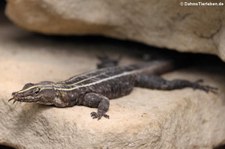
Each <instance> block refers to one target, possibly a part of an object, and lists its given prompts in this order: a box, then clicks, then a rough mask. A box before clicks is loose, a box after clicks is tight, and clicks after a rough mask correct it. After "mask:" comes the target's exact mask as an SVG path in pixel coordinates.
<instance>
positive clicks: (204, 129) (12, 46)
mask: <svg viewBox="0 0 225 149" xmlns="http://www.w3.org/2000/svg"><path fill="white" fill-rule="evenodd" d="M2 20H4V19H2ZM0 35H1V36H0V53H1V55H0V64H1V65H0V72H1V77H0V82H1V83H0V145H1V144H4V145H8V146H13V147H15V148H18V149H21V148H23V149H24V148H25V149H26V148H27V149H37V148H38V149H40V148H44V149H45V148H47V149H51V148H52V149H60V148H66V149H74V148H135V149H136V148H152V149H158V148H164V149H173V148H179V149H182V148H203V149H211V148H212V147H214V146H217V145H220V144H225V125H223V124H224V122H225V116H224V113H225V93H224V90H225V86H224V84H225V78H224V75H225V72H224V70H225V69H224V66H221V67H220V66H219V65H218V64H216V65H215V66H214V65H212V61H211V65H210V64H208V63H206V64H205V65H203V66H199V67H197V68H192V69H189V70H180V71H177V72H174V73H170V74H167V75H166V76H165V77H167V78H169V79H172V78H186V79H189V80H197V79H200V78H202V79H204V80H205V83H207V84H210V85H213V86H216V87H218V88H219V93H218V94H217V95H214V94H206V93H204V92H201V91H193V90H192V89H183V90H176V91H156V90H149V89H141V88H135V89H134V91H133V92H132V93H131V94H130V95H129V96H125V97H123V98H119V99H116V100H112V101H111V107H110V110H109V112H108V114H109V115H110V119H102V120H100V121H97V120H92V119H91V117H90V115H89V114H90V112H92V111H94V110H96V109H91V108H88V107H81V106H76V107H72V108H63V109H60V108H54V107H48V106H40V105H36V104H26V103H22V104H20V103H16V104H14V105H13V104H12V103H11V102H10V103H8V99H9V98H10V97H11V93H12V92H13V91H16V90H19V89H21V87H22V86H23V85H24V84H25V83H27V82H39V81H42V80H51V81H60V80H64V79H66V78H68V77H71V76H73V75H74V74H79V73H81V72H85V71H88V70H90V69H95V67H96V66H95V64H96V63H97V59H96V54H100V53H102V52H103V51H107V53H108V54H110V55H111V56H114V55H115V56H118V55H117V54H115V52H116V51H117V52H116V53H118V54H122V55H123V59H122V61H121V63H122V64H126V63H131V62H134V61H135V59H132V58H131V57H128V56H127V53H128V51H130V50H131V51H133V50H134V49H135V46H134V45H136V44H130V43H127V42H118V41H114V40H109V39H107V40H106V39H105V40H102V39H96V38H59V37H57V38H56V37H44V36H38V35H33V34H31V33H28V32H24V31H22V30H20V29H18V28H15V27H14V26H12V25H10V24H9V23H7V22H5V23H1V24H0ZM123 51H124V52H125V53H126V54H125V53H123ZM113 52H114V53H113ZM121 52H122V53H121ZM129 53H130V52H129ZM201 60H202V59H199V61H201ZM0 147H1V146H0Z"/></svg>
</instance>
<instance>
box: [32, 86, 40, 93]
mask: <svg viewBox="0 0 225 149" xmlns="http://www.w3.org/2000/svg"><path fill="white" fill-rule="evenodd" d="M40 90H41V89H40V88H39V87H37V88H35V89H34V91H33V92H34V93H35V94H38V93H39V91H40Z"/></svg>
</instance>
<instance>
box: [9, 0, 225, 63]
mask: <svg viewBox="0 0 225 149" xmlns="http://www.w3.org/2000/svg"><path fill="white" fill-rule="evenodd" d="M7 2H8V4H7V10H6V14H7V16H8V17H9V18H10V19H11V20H12V21H13V22H14V23H16V24H17V25H19V26H21V27H23V28H25V29H27V30H30V31H34V32H40V33H44V34H57V35H84V34H85V35H86V34H89V35H90V34H95V35H103V36H110V37H115V38H118V39H126V40H127V39H128V40H133V41H138V42H142V43H145V44H148V45H154V46H157V47H166V48H169V49H176V50H178V51H186V52H195V53H197V52H198V53H209V54H216V55H218V56H219V57H220V58H221V59H223V60H225V43H224V42H223V41H224V40H225V26H224V24H225V23H224V17H225V9H224V7H225V3H224V2H221V0H216V2H218V4H224V5H223V6H184V5H187V4H186V3H179V2H178V1H177V0H172V1H167V2H165V1H157V0H142V1H130V0H123V1H105V0H94V1H93V0H88V1H80V0H64V1H58V0H42V1H40V0H32V1H27V0H7ZM213 2H215V1H213ZM219 2H220V3H219ZM182 4H183V6H181V5H182Z"/></svg>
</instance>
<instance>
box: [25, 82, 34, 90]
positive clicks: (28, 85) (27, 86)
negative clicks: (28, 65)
mask: <svg viewBox="0 0 225 149" xmlns="http://www.w3.org/2000/svg"><path fill="white" fill-rule="evenodd" d="M33 85H34V84H33V83H27V84H25V85H24V87H23V90H24V89H27V88H29V87H31V86H33Z"/></svg>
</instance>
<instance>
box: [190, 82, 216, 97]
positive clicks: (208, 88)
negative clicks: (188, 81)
mask: <svg viewBox="0 0 225 149" xmlns="http://www.w3.org/2000/svg"><path fill="white" fill-rule="evenodd" d="M202 82H203V80H197V81H196V82H195V84H194V87H193V88H194V89H200V90H203V91H205V92H206V93H209V92H211V93H213V94H217V93H218V88H216V87H212V86H209V85H201V84H200V83H202Z"/></svg>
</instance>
